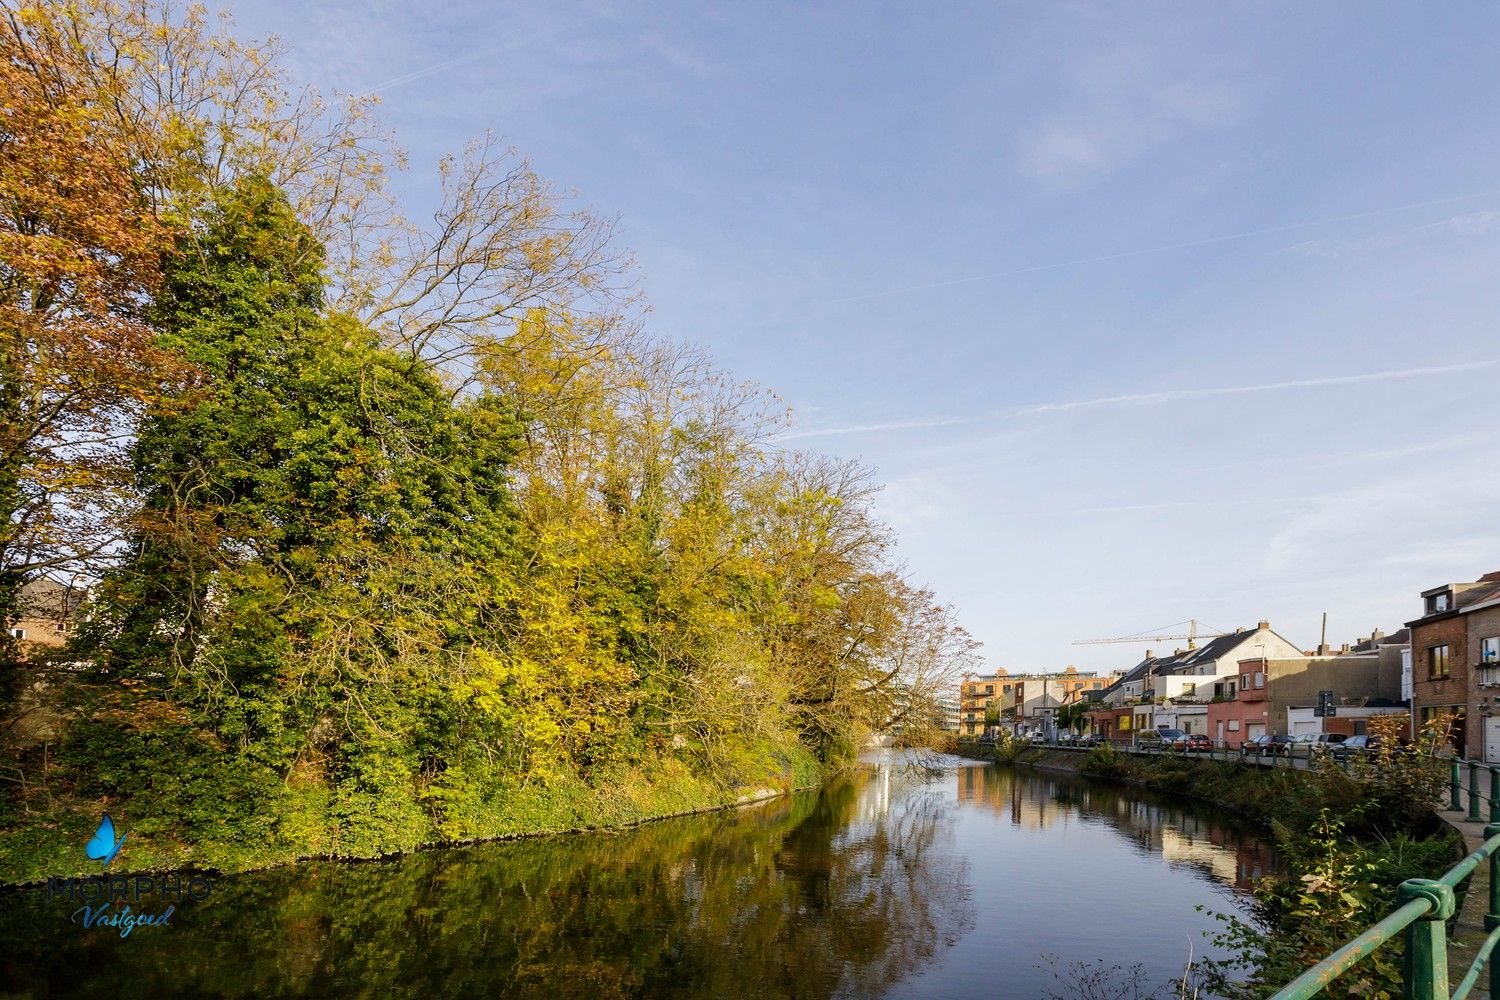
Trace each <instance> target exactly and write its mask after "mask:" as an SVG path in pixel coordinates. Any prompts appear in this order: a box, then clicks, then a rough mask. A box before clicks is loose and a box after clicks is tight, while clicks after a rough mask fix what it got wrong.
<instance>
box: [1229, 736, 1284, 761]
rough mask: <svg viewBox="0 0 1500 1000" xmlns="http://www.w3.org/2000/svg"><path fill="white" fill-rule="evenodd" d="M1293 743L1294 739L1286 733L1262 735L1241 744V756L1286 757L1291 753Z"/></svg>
mask: <svg viewBox="0 0 1500 1000" xmlns="http://www.w3.org/2000/svg"><path fill="white" fill-rule="evenodd" d="M1293 742H1295V741H1294V740H1293V738H1292V737H1290V736H1287V735H1286V734H1285V733H1275V734H1266V733H1262V734H1261V735H1260V736H1252V737H1251V738H1250V739H1248V740H1246V741H1245V742H1244V743H1242V744H1240V754H1241V756H1245V757H1284V756H1286V755H1287V754H1288V753H1289V752H1290V751H1291V749H1292V744H1293Z"/></svg>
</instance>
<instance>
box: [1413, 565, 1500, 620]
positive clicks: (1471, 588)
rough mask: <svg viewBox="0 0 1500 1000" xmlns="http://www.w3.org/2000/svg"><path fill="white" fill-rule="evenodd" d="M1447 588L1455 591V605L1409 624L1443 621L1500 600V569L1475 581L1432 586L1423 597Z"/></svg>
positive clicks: (1425, 591)
mask: <svg viewBox="0 0 1500 1000" xmlns="http://www.w3.org/2000/svg"><path fill="white" fill-rule="evenodd" d="M1445 590H1451V591H1452V592H1453V605H1452V607H1449V608H1447V609H1445V610H1443V611H1434V612H1433V613H1432V614H1430V615H1423V616H1422V617H1420V618H1414V619H1412V620H1411V621H1409V622H1407V623H1406V624H1407V625H1408V626H1411V625H1422V624H1425V623H1427V622H1430V621H1441V620H1443V619H1444V618H1449V617H1451V616H1453V615H1461V614H1465V613H1466V612H1468V611H1477V610H1478V605H1488V604H1492V603H1494V602H1495V601H1500V571H1496V572H1493V573H1486V574H1484V575H1483V576H1481V577H1480V578H1479V579H1478V580H1475V581H1474V582H1473V583H1445V584H1442V585H1441V586H1437V587H1432V588H1430V589H1428V590H1424V591H1422V597H1423V598H1426V597H1429V596H1431V595H1433V594H1437V593H1441V592H1442V591H1445Z"/></svg>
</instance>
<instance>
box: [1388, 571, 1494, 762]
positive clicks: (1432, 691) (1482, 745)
mask: <svg viewBox="0 0 1500 1000" xmlns="http://www.w3.org/2000/svg"><path fill="white" fill-rule="evenodd" d="M1421 597H1422V617H1420V618H1417V619H1415V620H1413V621H1409V622H1407V623H1406V624H1407V627H1408V628H1410V629H1411V702H1412V722H1413V725H1414V726H1415V727H1416V729H1417V730H1418V732H1420V730H1421V728H1422V727H1423V726H1425V725H1428V724H1433V723H1438V724H1444V725H1446V726H1448V727H1449V729H1450V730H1451V738H1452V743H1453V745H1454V747H1456V748H1457V749H1458V751H1459V752H1460V753H1462V754H1463V756H1465V757H1468V758H1470V759H1476V758H1479V757H1483V758H1484V759H1485V760H1487V761H1491V762H1495V763H1500V572H1495V573H1486V574H1485V575H1484V576H1481V577H1480V578H1479V579H1478V580H1475V581H1474V582H1473V583H1445V584H1442V585H1440V586H1437V587H1433V588H1431V589H1429V590H1424V591H1422V595H1421ZM1474 719H1479V720H1481V722H1482V724H1481V725H1473V724H1471V720H1474Z"/></svg>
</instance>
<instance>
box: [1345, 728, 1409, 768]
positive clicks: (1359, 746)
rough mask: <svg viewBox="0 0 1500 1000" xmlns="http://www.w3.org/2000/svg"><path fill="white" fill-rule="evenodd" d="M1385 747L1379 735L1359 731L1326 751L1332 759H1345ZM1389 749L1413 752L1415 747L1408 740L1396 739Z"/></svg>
mask: <svg viewBox="0 0 1500 1000" xmlns="http://www.w3.org/2000/svg"><path fill="white" fill-rule="evenodd" d="M1385 748H1386V741H1385V740H1383V739H1381V738H1380V737H1379V736H1375V735H1373V734H1369V735H1367V734H1364V733H1361V734H1360V735H1358V736H1351V737H1349V738H1348V739H1347V740H1345V741H1344V742H1342V743H1340V744H1338V745H1337V746H1334V747H1330V748H1329V750H1328V753H1329V754H1330V755H1331V756H1332V757H1333V759H1334V760H1337V761H1346V760H1348V759H1349V758H1350V757H1357V756H1359V755H1361V754H1375V753H1379V752H1381V751H1382V750H1384V749H1385ZM1391 751H1392V752H1393V753H1413V752H1415V748H1414V747H1413V746H1412V744H1411V741H1410V740H1406V739H1397V740H1396V742H1395V743H1393V744H1391Z"/></svg>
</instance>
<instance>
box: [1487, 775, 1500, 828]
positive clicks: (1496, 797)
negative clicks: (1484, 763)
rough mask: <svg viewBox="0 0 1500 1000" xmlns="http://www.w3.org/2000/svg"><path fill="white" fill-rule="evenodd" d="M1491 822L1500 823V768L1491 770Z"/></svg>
mask: <svg viewBox="0 0 1500 1000" xmlns="http://www.w3.org/2000/svg"><path fill="white" fill-rule="evenodd" d="M1489 771H1490V822H1491V823H1500V767H1494V766H1491V767H1490V769H1489Z"/></svg>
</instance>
